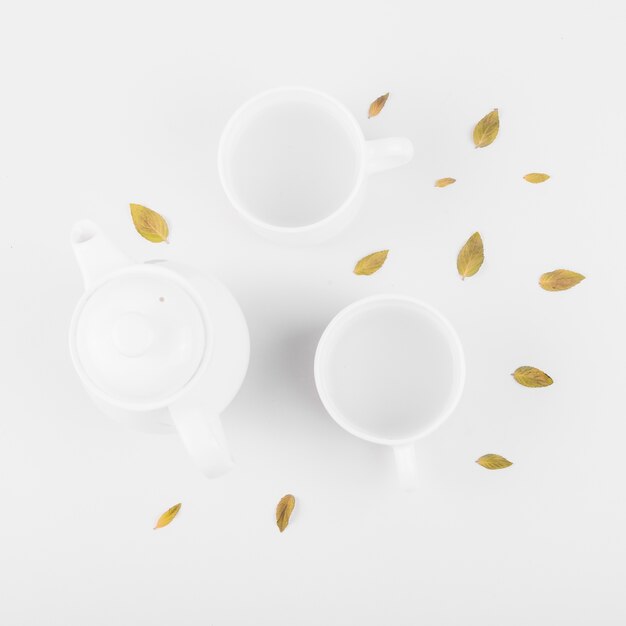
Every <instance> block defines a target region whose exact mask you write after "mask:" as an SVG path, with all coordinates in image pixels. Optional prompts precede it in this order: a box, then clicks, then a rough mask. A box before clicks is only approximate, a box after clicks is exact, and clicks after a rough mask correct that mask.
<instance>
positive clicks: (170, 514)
mask: <svg viewBox="0 0 626 626" xmlns="http://www.w3.org/2000/svg"><path fill="white" fill-rule="evenodd" d="M181 506H182V504H181V503H180V502H179V503H178V504H175V505H174V506H173V507H171V508H169V509H167V511H165V513H163V515H161V517H159V519H158V521H157V523H156V526H155V527H154V530H156V529H157V528H163V526H167V525H168V524H169V523H170V522H171V521H172V520H173V519H174V518H175V517H176V516H177V515H178V511H180V507H181Z"/></svg>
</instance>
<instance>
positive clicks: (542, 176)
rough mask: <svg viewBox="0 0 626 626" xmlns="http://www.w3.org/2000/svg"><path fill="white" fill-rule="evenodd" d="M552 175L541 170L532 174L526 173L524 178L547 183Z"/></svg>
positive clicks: (535, 182)
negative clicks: (541, 172) (542, 172)
mask: <svg viewBox="0 0 626 626" xmlns="http://www.w3.org/2000/svg"><path fill="white" fill-rule="evenodd" d="M548 178H550V176H549V175H548V174H540V173H539V172H532V173H531V174H526V176H524V180H527V181H528V182H529V183H534V184H537V183H545V182H546V180H548Z"/></svg>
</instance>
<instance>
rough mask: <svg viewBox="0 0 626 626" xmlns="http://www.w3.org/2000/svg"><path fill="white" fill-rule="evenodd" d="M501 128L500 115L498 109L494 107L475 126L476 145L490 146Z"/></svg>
mask: <svg viewBox="0 0 626 626" xmlns="http://www.w3.org/2000/svg"><path fill="white" fill-rule="evenodd" d="M499 130H500V116H499V115H498V109H494V110H493V111H491V113H487V115H485V117H483V119H482V120H480V122H478V124H476V126H474V145H475V146H476V147H477V148H484V147H485V146H488V145H489V144H490V143H493V141H494V139H495V138H496V137H497V136H498V131H499Z"/></svg>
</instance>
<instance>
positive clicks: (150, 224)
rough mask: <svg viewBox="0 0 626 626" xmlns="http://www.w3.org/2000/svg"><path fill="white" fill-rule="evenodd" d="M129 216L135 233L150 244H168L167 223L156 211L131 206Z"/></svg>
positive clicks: (135, 205) (139, 205) (137, 205)
mask: <svg viewBox="0 0 626 626" xmlns="http://www.w3.org/2000/svg"><path fill="white" fill-rule="evenodd" d="M130 214H131V216H132V218H133V224H134V225H135V228H136V229H137V232H138V233H139V234H140V235H141V236H142V237H143V238H144V239H147V240H148V241H151V242H152V243H161V242H163V241H164V242H165V243H169V242H168V241H167V238H168V236H169V229H168V227H167V222H166V221H165V219H163V217H162V216H161V215H159V214H158V213H157V212H156V211H153V210H152V209H149V208H148V207H145V206H141V204H131V205H130Z"/></svg>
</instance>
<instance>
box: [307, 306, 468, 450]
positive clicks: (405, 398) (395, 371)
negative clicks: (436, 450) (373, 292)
mask: <svg viewBox="0 0 626 626" xmlns="http://www.w3.org/2000/svg"><path fill="white" fill-rule="evenodd" d="M464 377H465V367H464V359H463V352H462V348H461V344H460V342H459V339H458V337H457V335H456V333H455V331H454V329H453V328H452V326H450V324H449V322H448V321H447V320H446V319H445V318H443V317H442V316H441V315H440V314H439V313H438V312H437V311H435V310H434V309H431V308H430V307H429V306H427V305H424V304H422V303H420V302H418V301H416V300H413V299H411V298H406V297H403V296H375V297H374V298H368V299H365V300H361V301H359V302H357V303H355V304H353V305H351V306H349V307H348V308H346V309H344V310H343V311H342V312H340V313H339V314H338V315H337V317H335V319H334V320H333V321H332V322H331V323H330V324H329V326H328V327H327V329H326V331H325V332H324V334H323V335H322V338H321V340H320V343H319V346H318V350H317V354H316V362H315V378H316V383H317V387H318V391H319V394H320V397H321V399H322V402H323V403H324V405H325V407H326V409H327V410H328V412H329V413H330V414H331V416H332V417H333V418H334V419H335V421H337V422H338V423H339V425H341V426H343V427H344V428H345V429H346V430H348V431H349V432H351V433H352V434H354V435H357V436H359V437H362V438H363V439H368V440H370V441H375V442H377V443H388V444H394V443H400V442H405V441H409V440H415V439H418V438H419V437H421V436H423V435H425V434H427V433H429V432H430V431H432V430H433V429H434V428H436V427H437V426H438V425H439V424H440V423H441V422H443V421H444V420H445V419H446V418H447V417H448V416H449V415H450V413H451V412H452V411H453V410H454V408H455V406H456V404H457V403H458V400H459V398H460V395H461V391H462V388H463V384H464Z"/></svg>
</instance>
